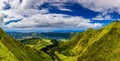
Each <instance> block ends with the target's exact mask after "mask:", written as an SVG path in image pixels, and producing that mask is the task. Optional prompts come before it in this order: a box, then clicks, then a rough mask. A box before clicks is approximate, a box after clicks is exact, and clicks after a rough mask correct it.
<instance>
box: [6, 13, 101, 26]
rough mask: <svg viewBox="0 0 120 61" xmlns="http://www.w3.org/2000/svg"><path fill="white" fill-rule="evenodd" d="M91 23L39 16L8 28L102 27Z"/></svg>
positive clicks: (65, 16)
mask: <svg viewBox="0 0 120 61" xmlns="http://www.w3.org/2000/svg"><path fill="white" fill-rule="evenodd" d="M90 22H91V21H90V20H89V19H84V18H83V17H71V16H68V15H63V14H43V15H40V14H39V15H35V16H32V17H30V18H26V19H23V20H21V21H20V22H17V23H10V24H8V25H6V26H7V27H9V28H42V27H44V28H46V27H53V28H54V27H56V28H64V27H65V28H80V27H84V28H97V27H101V26H102V24H100V23H95V24H91V23H90Z"/></svg>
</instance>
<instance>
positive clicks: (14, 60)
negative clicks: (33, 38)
mask: <svg viewBox="0 0 120 61" xmlns="http://www.w3.org/2000/svg"><path fill="white" fill-rule="evenodd" d="M44 60H45V61H52V59H51V57H50V56H49V55H47V54H46V53H44V52H42V51H40V50H39V51H38V50H36V49H34V48H30V47H27V46H25V45H23V44H21V43H20V42H18V41H16V40H14V39H12V38H11V37H9V36H8V35H6V33H5V32H4V31H3V30H2V29H0V61H44Z"/></svg>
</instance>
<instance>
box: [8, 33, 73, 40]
mask: <svg viewBox="0 0 120 61" xmlns="http://www.w3.org/2000/svg"><path fill="white" fill-rule="evenodd" d="M7 34H8V35H10V36H11V37H13V38H15V39H19V40H24V39H29V38H49V39H56V40H60V39H70V38H71V37H72V35H74V33H66V32H63V33H60V32H41V33H37V32H29V33H23V32H7Z"/></svg>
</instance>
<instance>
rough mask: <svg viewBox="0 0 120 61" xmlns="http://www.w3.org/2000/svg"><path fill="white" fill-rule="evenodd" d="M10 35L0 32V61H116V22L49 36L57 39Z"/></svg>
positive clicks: (119, 35) (119, 42)
mask: <svg viewBox="0 0 120 61" xmlns="http://www.w3.org/2000/svg"><path fill="white" fill-rule="evenodd" d="M7 34H9V35H10V36H9V35H7ZM29 34H30V33H29ZM45 34H46V33H44V34H43V35H45ZM50 34H51V33H50ZM50 34H49V35H50ZM52 34H53V33H52ZM11 35H13V34H10V33H5V32H4V31H3V30H2V29H0V61H120V22H119V21H116V22H112V23H111V24H109V25H108V26H105V27H103V28H101V29H99V30H94V29H92V28H89V29H88V30H86V31H84V32H81V33H74V34H71V33H62V34H58V33H54V34H53V35H52V36H54V37H56V38H57V37H60V39H56V38H51V39H50V38H46V37H40V36H39V37H36V36H37V35H36V34H32V37H31V35H30V38H23V37H22V39H18V38H19V37H21V36H22V34H20V35H19V34H15V36H16V35H17V37H13V36H12V37H11ZM24 35H25V34H24ZM27 35H28V34H27ZM43 35H42V36H43ZM47 35H48V34H47ZM28 36H29V35H28ZM50 36H51V35H50ZM62 39H63V40H62Z"/></svg>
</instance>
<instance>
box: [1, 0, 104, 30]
mask: <svg viewBox="0 0 120 61" xmlns="http://www.w3.org/2000/svg"><path fill="white" fill-rule="evenodd" d="M66 1H69V0H0V12H1V13H3V14H5V15H7V18H3V19H4V22H8V21H10V20H17V19H22V20H21V21H19V22H12V23H10V24H8V25H5V27H9V28H48V27H49V28H82V27H84V28H98V27H101V26H102V24H100V23H94V24H93V23H90V22H91V21H90V20H89V19H85V18H83V17H78V16H76V17H72V16H68V15H64V14H50V13H49V11H48V9H42V10H38V8H39V6H40V5H42V4H43V3H44V2H49V3H50V4H51V5H54V6H57V7H58V8H59V9H60V10H62V11H71V10H69V9H66V8H64V7H63V5H64V4H63V2H66ZM85 1H87V0H85ZM56 2H59V3H56ZM6 4H7V5H9V6H10V9H8V10H5V9H4V8H6V7H7V5H6ZM83 5H84V2H83ZM85 7H87V6H85ZM46 13H49V14H46Z"/></svg>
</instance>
